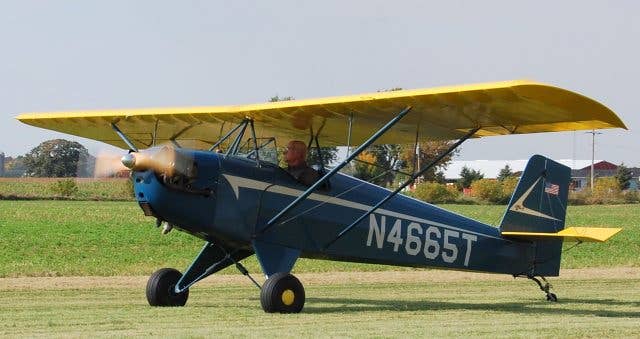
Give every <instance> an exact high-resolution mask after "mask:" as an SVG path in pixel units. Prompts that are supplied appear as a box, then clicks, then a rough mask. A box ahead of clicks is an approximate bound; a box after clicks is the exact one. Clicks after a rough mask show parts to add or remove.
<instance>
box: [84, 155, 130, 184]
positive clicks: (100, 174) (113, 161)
mask: <svg viewBox="0 0 640 339" xmlns="http://www.w3.org/2000/svg"><path fill="white" fill-rule="evenodd" d="M121 158H122V153H117V152H115V151H107V150H102V151H100V152H99V153H98V155H97V156H96V163H95V168H94V170H93V176H94V177H95V178H104V177H111V176H114V175H116V174H117V173H120V172H122V171H127V170H129V168H127V167H125V166H124V165H123V164H122V162H121V161H120V159H121Z"/></svg>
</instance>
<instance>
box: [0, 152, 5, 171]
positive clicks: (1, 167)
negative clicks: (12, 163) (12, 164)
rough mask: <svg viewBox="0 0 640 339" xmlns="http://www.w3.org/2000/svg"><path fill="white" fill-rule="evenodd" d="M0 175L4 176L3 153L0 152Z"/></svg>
mask: <svg viewBox="0 0 640 339" xmlns="http://www.w3.org/2000/svg"><path fill="white" fill-rule="evenodd" d="M0 177H4V153H2V152H0Z"/></svg>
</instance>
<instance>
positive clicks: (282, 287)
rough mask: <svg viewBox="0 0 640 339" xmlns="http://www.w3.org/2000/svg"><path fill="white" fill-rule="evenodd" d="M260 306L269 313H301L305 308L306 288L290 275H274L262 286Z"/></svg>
mask: <svg viewBox="0 0 640 339" xmlns="http://www.w3.org/2000/svg"><path fill="white" fill-rule="evenodd" d="M260 304H262V309H263V310H264V311H265V312H267V313H275V312H279V313H299V312H300V311H302V307H304V287H302V284H301V283H300V280H298V278H296V277H294V276H293V275H291V274H289V273H282V272H281V273H276V274H273V275H272V276H270V277H269V278H268V279H267V281H265V283H264V285H262V290H260Z"/></svg>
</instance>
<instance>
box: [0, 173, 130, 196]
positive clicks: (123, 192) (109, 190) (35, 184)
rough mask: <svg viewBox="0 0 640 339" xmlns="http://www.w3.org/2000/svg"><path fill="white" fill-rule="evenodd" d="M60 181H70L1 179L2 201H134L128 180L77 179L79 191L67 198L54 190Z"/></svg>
mask: <svg viewBox="0 0 640 339" xmlns="http://www.w3.org/2000/svg"><path fill="white" fill-rule="evenodd" d="M71 179H73V178H71ZM58 180H68V179H56V178H0V199H11V200H14V199H42V200H44V199H61V198H63V199H71V200H110V201H133V200H134V198H133V189H132V186H131V182H130V181H129V180H128V179H96V180H93V179H76V185H77V187H78V191H77V192H76V193H74V194H73V195H71V196H67V197H64V196H60V194H59V193H57V192H56V191H55V190H54V189H53V186H54V184H55V183H56V181H58Z"/></svg>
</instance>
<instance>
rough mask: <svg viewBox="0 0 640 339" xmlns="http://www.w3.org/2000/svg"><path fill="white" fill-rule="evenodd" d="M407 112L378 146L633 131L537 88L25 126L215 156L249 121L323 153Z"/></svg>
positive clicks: (63, 119) (33, 118)
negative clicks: (220, 143) (171, 144)
mask: <svg viewBox="0 0 640 339" xmlns="http://www.w3.org/2000/svg"><path fill="white" fill-rule="evenodd" d="M407 106H411V107H412V111H411V112H410V113H409V114H408V115H407V116H405V117H404V118H403V119H402V120H401V121H400V122H399V123H398V124H396V126H395V127H394V128H392V129H391V130H390V131H388V132H387V133H386V134H385V135H384V136H383V137H381V138H380V139H378V143H380V144H384V143H390V144H391V143H392V144H401V143H413V142H414V141H415V138H416V133H417V134H418V136H419V139H420V140H425V139H457V138H459V137H461V136H463V135H464V134H465V133H466V132H467V131H468V130H470V129H472V128H475V127H478V126H479V127H480V130H479V131H478V132H477V133H476V135H475V136H476V137H483V136H491V135H504V134H525V133H538V132H557V131H569V130H587V129H600V128H616V127H620V128H626V127H625V125H624V123H623V122H622V121H621V120H620V119H619V118H618V117H617V116H616V114H615V113H614V112H613V111H611V110H609V109H608V108H607V107H605V106H604V105H602V104H600V103H598V102H597V101H594V100H592V99H590V98H587V97H585V96H582V95H580V94H577V93H574V92H571V91H568V90H564V89H561V88H558V87H553V86H549V85H544V84H540V83H535V82H530V81H506V82H495V83H485V84H476V85H464V86H450V87H438V88H431V89H415V90H401V91H393V92H380V93H370V94H359V95H350V96H339V97H329V98H319V99H305V100H293V101H281V102H273V103H261V104H252V105H237V106H212V107H176V108H145V109H114V110H96V111H76V112H52V113H26V114H21V115H20V116H18V117H17V119H18V120H20V121H22V122H24V123H26V124H29V125H33V126H37V127H41V128H46V129H50V130H55V131H59V132H63V133H68V134H72V135H77V136H81V137H85V138H90V139H94V140H98V141H102V142H105V143H107V144H111V145H115V146H118V147H122V148H126V145H125V144H124V142H123V141H122V140H120V139H119V138H118V137H117V135H116V134H115V133H114V132H113V130H112V129H111V123H117V125H118V127H119V128H120V129H121V130H122V131H123V132H124V133H125V134H127V135H128V136H129V137H130V138H131V139H132V140H133V141H134V143H135V144H136V146H138V147H141V148H144V147H147V146H150V145H151V144H152V142H153V136H154V134H155V135H156V142H157V143H162V142H166V141H169V140H170V139H175V140H177V141H179V142H180V143H181V144H182V145H184V146H188V147H193V148H200V149H203V148H208V147H209V146H210V145H211V144H212V143H213V142H214V141H215V140H217V139H218V138H219V137H220V136H221V135H223V134H224V133H225V132H226V131H228V130H229V129H231V128H233V127H234V125H235V124H237V123H239V122H240V121H241V120H242V119H244V118H245V117H250V118H252V119H253V120H254V121H255V126H256V131H257V133H258V137H260V136H264V137H271V136H275V137H280V138H282V137H284V138H286V140H289V139H300V140H308V138H309V135H310V131H311V130H313V131H314V132H317V131H318V130H319V129H321V133H320V140H321V143H322V145H325V146H329V145H337V146H340V145H347V142H348V141H347V135H348V126H349V117H350V116H353V131H352V135H351V143H350V144H351V145H352V146H354V145H358V144H360V143H362V142H364V141H365V140H366V139H367V138H368V137H369V136H370V135H372V134H373V133H374V132H375V131H377V130H378V128H380V127H381V126H382V125H383V124H384V123H386V122H387V121H388V120H390V119H391V118H392V117H393V116H395V115H396V114H397V113H398V112H400V111H401V110H402V109H404V108H405V107H407Z"/></svg>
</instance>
